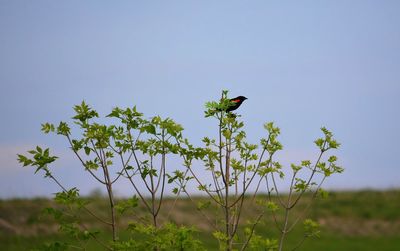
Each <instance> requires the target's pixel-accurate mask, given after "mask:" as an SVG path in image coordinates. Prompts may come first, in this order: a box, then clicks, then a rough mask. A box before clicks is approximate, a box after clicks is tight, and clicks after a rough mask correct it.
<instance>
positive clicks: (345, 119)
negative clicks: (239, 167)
mask: <svg viewBox="0 0 400 251" xmlns="http://www.w3.org/2000/svg"><path fill="white" fill-rule="evenodd" d="M399 13H400V2H399V1H364V0H363V1H274V2H273V1H50V0H49V1H28V0H25V1H7V0H1V1H0V107H1V108H0V109H1V115H2V120H1V123H0V131H1V134H0V198H7V197H13V196H42V195H43V196H49V195H51V194H52V193H54V192H56V191H57V188H56V187H55V186H54V185H53V184H52V183H51V182H50V181H49V180H44V179H43V178H42V177H41V176H40V175H35V176H34V175H33V172H34V170H33V169H32V168H22V167H20V165H19V164H18V163H17V161H16V154H17V153H21V152H25V151H26V150H29V149H30V148H32V147H34V146H36V145H41V146H45V147H50V148H51V149H53V151H54V152H55V154H57V155H59V156H60V160H59V161H58V162H56V164H55V165H54V170H55V171H54V172H55V174H56V175H57V176H58V177H60V179H61V180H63V181H64V182H65V183H66V185H67V186H70V187H71V186H78V187H81V188H82V192H84V193H85V192H88V191H90V190H92V189H93V188H94V184H93V183H91V182H88V181H87V180H88V179H89V176H87V175H86V174H85V173H82V168H81V167H80V166H79V163H78V161H77V160H76V159H75V158H74V156H73V155H72V154H71V152H70V151H69V149H68V148H67V144H66V142H65V140H64V139H63V138H60V137H57V136H55V135H51V136H49V135H43V134H42V133H41V132H40V124H41V123H43V122H46V121H49V122H53V123H58V122H59V121H60V120H67V121H69V120H70V119H69V118H70V117H71V116H72V115H73V110H72V106H73V105H75V104H78V103H80V102H81V101H82V100H86V102H87V103H89V104H90V105H91V106H92V107H94V108H96V109H97V110H98V111H99V113H100V114H101V115H106V114H107V113H108V112H110V111H111V109H112V108H113V107H115V106H120V107H128V106H133V105H137V107H138V110H139V111H142V112H144V113H145V115H146V116H148V117H151V116H154V115H157V114H159V115H161V116H163V117H172V118H173V119H175V120H176V121H177V122H179V123H181V124H182V125H183V126H184V128H185V135H186V136H187V137H188V138H189V139H191V140H192V141H193V142H195V143H196V144H200V139H201V137H203V136H213V135H215V129H216V123H215V122H214V121H210V120H207V119H205V118H204V116H203V109H204V103H205V102H206V101H210V100H216V99H218V98H219V96H220V92H221V90H222V89H228V90H230V95H232V96H237V95H244V96H246V97H248V98H249V99H248V100H246V102H245V103H244V104H243V105H242V107H241V108H240V112H241V114H242V119H243V120H244V122H245V123H246V130H247V131H248V138H249V140H250V141H252V142H256V140H257V139H259V138H260V137H262V136H264V131H263V129H262V125H263V123H264V122H266V121H274V122H275V123H276V124H277V125H278V126H279V127H280V128H281V131H282V137H281V139H282V142H283V144H284V151H283V153H282V154H281V155H280V158H281V159H282V161H283V162H288V161H299V160H301V159H307V158H311V159H315V157H316V154H317V149H316V148H315V147H314V145H313V143H312V142H313V140H314V139H315V138H316V137H318V136H319V135H320V132H319V128H320V127H321V126H326V127H327V128H329V129H330V130H332V131H333V132H334V134H335V136H336V138H337V139H338V140H339V141H340V142H341V143H342V148H341V149H340V151H338V152H337V153H336V155H338V156H339V159H340V164H342V165H343V166H344V167H345V168H346V170H345V172H344V173H343V174H342V175H338V176H335V177H332V179H330V180H329V181H328V182H327V183H326V186H325V187H326V188H330V189H360V188H379V189H385V188H392V187H399V186H400V170H399V160H398V157H399V156H400V148H399V146H398V145H399V142H400V134H399V129H400V116H399V115H400V113H399V108H400V99H399V97H400V15H399ZM118 192H119V194H122V195H124V194H129V192H127V191H125V190H124V187H123V186H122V187H121V188H119V191H118Z"/></svg>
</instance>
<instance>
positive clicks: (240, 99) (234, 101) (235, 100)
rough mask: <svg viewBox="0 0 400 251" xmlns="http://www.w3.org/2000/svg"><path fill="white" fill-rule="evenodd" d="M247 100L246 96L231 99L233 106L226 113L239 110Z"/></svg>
mask: <svg viewBox="0 0 400 251" xmlns="http://www.w3.org/2000/svg"><path fill="white" fill-rule="evenodd" d="M246 99H247V98H246V97H245V96H237V97H236V98H231V99H230V101H231V103H232V105H230V106H229V107H228V109H226V112H231V111H234V110H236V109H238V108H239V106H240V105H241V104H242V103H243V101H245V100H246Z"/></svg>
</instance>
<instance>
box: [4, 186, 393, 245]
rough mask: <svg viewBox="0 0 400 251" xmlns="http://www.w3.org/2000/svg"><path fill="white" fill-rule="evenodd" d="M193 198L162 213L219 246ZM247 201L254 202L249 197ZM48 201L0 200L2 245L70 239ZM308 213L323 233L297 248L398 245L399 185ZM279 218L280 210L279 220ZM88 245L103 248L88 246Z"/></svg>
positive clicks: (297, 236) (330, 201)
mask: <svg viewBox="0 0 400 251" xmlns="http://www.w3.org/2000/svg"><path fill="white" fill-rule="evenodd" d="M309 199H310V198H309V197H306V198H305V200H303V202H302V204H301V205H299V209H298V210H297V211H294V212H293V216H294V217H293V218H292V219H293V220H294V218H295V216H296V215H299V214H300V212H301V209H302V208H303V207H304V206H305V204H306V203H307V202H308V201H309ZM90 200H91V201H92V203H91V204H90V207H91V208H92V209H93V210H94V211H96V212H97V214H99V215H102V216H103V217H104V218H106V217H107V216H108V213H109V212H108V210H107V201H106V200H105V199H103V198H90ZM195 200H196V201H195V202H194V203H193V202H191V201H190V200H188V199H182V200H179V201H177V202H176V204H175V206H174V207H173V210H170V209H171V208H172V206H173V204H174V200H173V199H168V200H167V201H166V203H165V206H164V211H163V213H162V215H161V218H162V219H163V220H165V219H167V218H168V219H169V220H171V221H173V222H175V223H177V224H180V225H187V226H196V228H198V229H199V230H200V232H199V234H198V238H200V239H201V240H202V241H203V243H204V245H205V246H206V247H207V249H209V250H216V249H217V246H218V244H217V242H216V241H215V240H214V239H213V238H212V236H211V234H210V232H211V227H210V226H209V224H208V223H207V221H205V219H204V216H203V215H201V214H200V213H199V212H198V211H197V209H196V205H195V203H198V202H199V201H202V200H204V198H195ZM247 203H250V199H248V202H247ZM49 206H54V202H52V201H51V200H48V199H10V200H0V250H2V251H3V250H16V251H17V250H29V249H33V248H38V247H40V245H41V244H43V243H44V242H50V241H54V240H59V241H64V240H66V239H67V237H65V236H63V235H61V234H60V233H59V232H58V225H57V224H56V223H55V222H54V220H53V219H52V218H50V217H48V216H46V215H44V214H43V213H42V211H43V209H44V208H46V207H49ZM257 210H258V209H257V207H256V206H248V207H246V210H245V211H244V212H243V217H244V218H246V219H252V218H254V217H255V216H256V215H257ZM204 213H205V215H207V217H209V218H211V219H213V217H215V214H216V213H218V211H216V210H215V209H213V208H209V209H207V210H206V211H204ZM143 217H145V216H144V211H143V208H139V209H137V210H136V211H135V212H133V211H132V212H127V213H125V214H124V215H122V216H121V217H120V218H119V229H120V232H122V236H124V235H126V234H127V233H125V232H124V229H126V226H127V224H128V222H130V221H134V220H138V219H142V218H143ZM307 217H308V218H312V219H314V220H316V221H317V222H319V224H320V225H321V228H322V233H321V236H320V238H317V239H310V240H307V241H306V242H305V243H304V245H303V246H302V247H301V248H300V249H299V250H324V251H330V250H332V251H337V250H343V251H346V250H348V251H357V250H366V251H368V250H380V251H396V250H400V249H399V247H400V190H390V191H367V190H364V191H347V192H331V193H330V196H329V197H328V198H327V199H319V200H317V201H316V202H314V204H313V207H312V208H311V209H310V210H309V212H308V215H307ZM81 218H82V222H83V223H84V224H85V225H86V226H89V227H95V228H99V229H101V228H102V226H101V225H99V224H98V223H97V222H96V221H95V220H94V219H93V218H92V217H90V216H89V215H85V214H82V217H81ZM280 218H281V217H280V216H279V215H278V220H279V219H280ZM256 231H257V233H259V234H261V235H265V236H269V237H270V238H276V236H277V231H276V230H275V228H274V226H273V223H272V220H271V217H269V216H267V217H266V218H265V221H264V222H263V223H262V224H260V225H259V227H258V228H257V229H256ZM302 234H303V232H302V226H301V224H298V226H297V227H296V228H295V229H294V230H293V232H292V233H291V234H290V235H289V238H288V240H287V245H286V248H287V249H285V250H292V248H293V247H294V246H296V244H297V242H298V241H299V240H301V238H302ZM104 238H106V237H104ZM87 250H99V248H98V247H95V246H93V247H91V246H90V245H89V246H88V249H87Z"/></svg>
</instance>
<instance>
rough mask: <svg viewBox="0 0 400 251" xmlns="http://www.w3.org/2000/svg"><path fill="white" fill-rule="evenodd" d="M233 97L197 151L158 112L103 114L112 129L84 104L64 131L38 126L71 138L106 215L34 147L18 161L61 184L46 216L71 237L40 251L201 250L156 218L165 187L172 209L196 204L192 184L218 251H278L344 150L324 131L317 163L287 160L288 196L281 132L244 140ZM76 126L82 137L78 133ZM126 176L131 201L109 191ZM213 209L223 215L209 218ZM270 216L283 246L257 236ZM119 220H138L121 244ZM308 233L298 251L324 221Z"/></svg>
mask: <svg viewBox="0 0 400 251" xmlns="http://www.w3.org/2000/svg"><path fill="white" fill-rule="evenodd" d="M227 95H228V92H227V91H223V92H222V96H221V99H220V100H219V101H211V102H207V103H206V111H205V117H206V118H210V119H215V120H216V121H217V124H218V126H217V129H218V130H217V137H216V138H212V137H204V138H203V140H202V141H203V143H204V145H203V146H201V147H196V146H194V145H192V144H191V143H190V141H189V140H188V139H186V138H184V137H183V127H182V126H181V125H180V124H178V123H176V122H175V121H173V120H172V119H170V118H161V117H160V116H154V117H152V118H145V117H144V115H143V114H142V113H140V112H138V111H137V109H136V107H133V108H126V109H121V108H118V107H116V108H114V109H112V111H111V113H110V114H108V115H107V116H106V119H108V120H111V123H100V122H99V121H101V120H100V118H99V114H98V113H97V111H95V110H94V109H92V108H91V107H89V106H88V105H87V104H86V103H85V102H84V101H83V102H82V103H81V104H80V105H76V106H74V110H75V115H74V116H73V117H72V120H73V124H72V125H70V124H68V123H67V122H63V121H61V122H59V124H58V126H56V125H54V124H51V123H44V124H42V131H43V132H44V133H46V134H47V133H56V134H57V135H61V136H62V137H65V139H66V141H67V142H68V144H69V146H70V148H71V150H72V152H73V154H74V155H75V156H76V157H77V159H78V160H79V161H80V163H81V164H82V167H83V170H84V171H86V172H88V173H89V174H90V175H91V177H92V178H93V179H94V180H96V181H97V182H98V183H99V184H101V185H102V186H103V187H104V190H105V191H106V192H107V198H108V209H109V213H108V215H106V216H104V215H98V214H97V213H96V212H95V211H94V210H93V209H92V208H91V206H90V204H91V202H90V201H88V200H85V199H83V198H81V197H80V196H79V189H78V188H72V189H67V188H65V187H64V186H63V185H62V183H61V182H60V181H59V180H58V178H56V177H55V176H54V175H53V174H52V172H51V169H50V168H49V165H50V164H52V163H53V162H54V161H55V160H56V159H57V156H51V155H50V150H49V149H48V148H47V149H44V150H43V149H42V148H41V147H39V146H38V147H36V149H34V150H31V151H29V152H28V153H29V154H31V156H30V157H27V156H25V155H18V160H19V162H20V163H21V164H22V165H23V166H34V167H36V170H35V173H37V172H39V171H43V172H44V176H45V177H46V178H50V179H51V180H53V181H54V182H55V183H56V184H57V185H58V186H59V187H60V188H61V191H60V192H59V193H56V195H55V198H54V201H55V202H56V203H57V204H58V206H57V207H49V208H47V209H46V210H45V211H46V212H47V213H48V214H49V215H52V216H53V217H54V219H55V220H56V221H57V222H58V223H59V230H60V231H61V232H62V233H64V234H66V235H69V236H70V237H71V238H72V239H74V240H75V241H74V242H73V243H64V242H55V243H51V244H46V246H44V248H45V249H48V250H67V249H69V248H76V247H81V248H83V249H84V247H85V246H86V245H88V242H90V241H93V242H95V243H96V244H97V245H98V246H99V247H101V248H103V249H106V250H203V248H202V244H201V243H200V241H199V240H197V239H196V238H194V236H195V233H197V231H196V230H195V229H194V228H187V227H185V226H178V225H176V224H173V223H172V222H171V221H169V219H168V217H167V219H162V220H161V219H160V217H159V215H160V212H161V210H162V209H163V204H164V200H165V198H164V197H165V196H164V195H165V192H166V191H165V190H166V185H167V184H172V185H174V188H173V190H172V193H173V194H174V195H175V196H176V197H175V202H174V204H173V206H172V207H170V208H169V209H168V210H169V212H171V210H174V206H175V204H176V202H177V201H178V199H179V197H180V196H181V195H182V194H183V195H185V196H187V197H188V198H189V199H190V200H191V201H194V200H193V198H192V192H191V191H188V190H187V186H188V184H189V182H194V183H196V184H197V187H198V190H199V191H200V192H202V193H204V194H205V195H207V197H208V200H206V201H200V202H199V203H196V208H197V211H198V212H199V213H200V214H202V215H203V217H204V220H205V221H207V222H208V223H209V224H210V226H211V227H212V229H213V231H212V235H213V237H214V238H215V239H216V240H217V241H218V243H219V247H220V249H221V250H238V249H240V250H246V249H249V248H250V249H262V250H282V248H283V243H284V240H285V237H286V235H287V234H288V233H289V232H290V231H291V230H292V229H293V227H294V226H295V225H296V223H297V222H298V221H299V220H300V219H301V218H303V217H304V215H305V214H306V211H307V210H308V208H309V207H310V205H311V203H310V204H309V205H308V206H307V207H306V208H305V210H304V212H302V213H301V214H300V215H299V216H298V217H297V219H296V220H294V221H293V222H292V223H290V224H289V211H291V210H292V209H293V208H294V207H295V206H296V205H297V204H298V202H299V201H300V199H301V198H302V197H303V195H304V194H305V193H306V192H311V193H312V194H313V198H316V197H317V196H321V197H323V196H326V193H325V192H324V191H323V190H322V189H321V185H322V183H323V182H324V180H325V179H326V178H327V177H330V176H331V175H333V174H335V173H341V172H342V171H343V169H342V168H341V167H340V166H338V165H337V164H336V162H337V157H336V156H334V155H332V156H329V157H328V158H327V159H326V160H324V157H325V153H326V152H327V151H329V150H331V149H337V148H338V147H339V146H340V144H339V143H338V142H337V141H336V140H335V139H334V138H333V134H332V133H331V132H330V131H329V130H327V129H326V128H325V127H322V128H321V131H322V133H323V137H321V138H318V139H317V140H315V141H314V142H315V144H316V146H317V147H318V149H319V152H320V153H319V155H318V158H317V160H316V161H315V162H314V163H313V162H311V161H310V160H304V161H301V163H299V164H291V166H290V167H291V172H292V175H291V176H290V181H291V182H290V187H289V193H288V196H287V198H286V199H283V198H281V196H280V193H279V190H280V188H278V186H277V182H276V179H278V178H279V179H284V178H285V177H286V176H287V175H288V173H286V172H285V171H284V167H283V166H282V165H281V164H280V163H279V162H278V161H277V160H275V154H276V153H277V152H278V151H281V150H282V149H283V146H282V144H281V143H280V142H279V140H278V136H279V135H280V129H279V128H278V127H276V126H275V125H274V123H272V122H269V123H266V124H264V129H265V130H266V137H265V138H262V139H261V140H260V144H252V143H250V142H248V141H247V139H246V132H245V130H244V122H243V121H241V120H240V115H239V114H235V113H232V112H226V111H227V109H228V108H229V107H230V106H231V105H233V104H232V101H230V99H228V98H227ZM75 130H77V131H78V133H74V132H75ZM172 156H175V157H180V158H181V159H182V162H183V164H182V167H181V168H178V169H176V170H172V171H167V170H168V169H167V163H168V162H167V158H170V157H172ZM199 163H201V164H202V166H204V170H201V175H200V174H199V170H198V167H197V165H198V164H199ZM195 165H196V168H195ZM204 171H205V172H204ZM306 172H308V173H309V174H308V178H304V176H305V173H306ZM300 174H302V175H300ZM205 175H209V176H210V180H211V182H206V181H203V179H204V177H205ZM317 176H319V177H321V179H320V180H319V181H315V178H316V177H317ZM122 179H125V180H127V181H128V182H129V183H130V184H131V187H132V197H131V198H129V199H127V200H122V201H117V200H116V199H115V196H114V192H113V189H114V185H115V183H116V182H120V181H121V180H122ZM252 184H254V186H256V190H255V191H250V189H249V188H250V187H251V185H252ZM262 184H265V185H266V187H267V189H266V191H264V192H265V193H266V194H267V196H264V197H262V198H259V199H257V200H256V205H258V206H257V207H255V208H256V209H257V213H256V214H254V216H253V217H252V218H247V219H245V220H243V219H242V217H243V210H244V205H245V199H246V198H248V197H249V196H250V197H252V198H253V200H254V198H256V197H257V194H258V193H259V192H260V191H261V192H262V189H261V187H264V186H261V185H262ZM142 187H144V189H142ZM273 194H275V195H277V196H273ZM276 198H278V199H277V200H276ZM139 207H143V208H144V209H145V211H146V216H143V217H142V216H141V217H138V216H137V215H136V212H137V209H138V208H139ZM210 208H213V209H214V210H216V211H215V212H219V213H215V214H214V215H210V214H207V213H206V211H207V210H209V209H210ZM282 211H283V212H284V217H283V222H280V223H279V222H278V219H277V217H276V214H277V213H278V212H282ZM267 212H268V213H270V214H272V215H273V217H274V222H275V225H276V227H277V229H278V230H279V232H280V233H281V235H280V238H279V240H277V239H272V238H268V236H262V235H261V234H259V233H258V232H257V231H256V227H257V225H258V224H260V223H263V222H264V221H265V217H264V215H265V214H266V213H267ZM123 214H130V215H132V216H134V218H135V221H133V222H131V223H130V224H129V225H128V228H127V230H128V231H129V232H130V238H128V239H121V238H120V235H119V231H123V230H122V229H120V226H119V223H118V219H119V218H120V217H121V215H123ZM84 215H89V216H90V217H92V218H94V219H95V220H96V221H98V223H99V224H101V225H103V226H104V227H106V228H108V229H109V231H111V233H112V234H111V236H110V237H109V238H99V237H98V236H99V235H100V234H101V231H99V230H98V229H96V228H94V227H87V226H86V225H85V224H83V223H82V217H83V216H84ZM167 215H170V214H169V213H167ZM135 216H136V217H135ZM304 229H305V230H304V238H303V240H301V241H300V244H299V245H301V244H302V243H303V241H304V239H305V238H308V237H313V236H318V235H319V230H318V224H317V223H315V222H314V221H312V220H310V219H307V220H305V221H304Z"/></svg>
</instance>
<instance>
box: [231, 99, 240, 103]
mask: <svg viewBox="0 0 400 251" xmlns="http://www.w3.org/2000/svg"><path fill="white" fill-rule="evenodd" d="M232 102H235V103H239V102H240V99H234V100H232Z"/></svg>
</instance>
